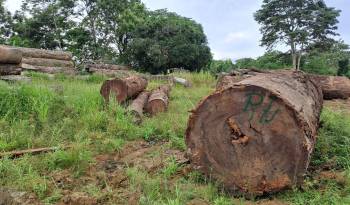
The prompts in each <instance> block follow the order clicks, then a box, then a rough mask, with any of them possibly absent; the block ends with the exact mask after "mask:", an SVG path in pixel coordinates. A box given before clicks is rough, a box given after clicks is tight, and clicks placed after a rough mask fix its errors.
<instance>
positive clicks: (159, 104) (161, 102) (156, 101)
mask: <svg viewBox="0 0 350 205" xmlns="http://www.w3.org/2000/svg"><path fill="white" fill-rule="evenodd" d="M170 91H171V87H170V85H162V86H160V87H158V88H157V89H154V90H153V91H152V93H151V95H150V97H149V99H148V102H147V105H146V110H147V112H148V113H149V114H150V115H151V116H154V115H156V114H158V113H160V112H165V111H166V110H167V109H168V105H169V95H170Z"/></svg>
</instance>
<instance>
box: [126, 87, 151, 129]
mask: <svg viewBox="0 0 350 205" xmlns="http://www.w3.org/2000/svg"><path fill="white" fill-rule="evenodd" d="M149 95H150V92H148V91H144V92H142V93H140V95H139V96H137V98H136V99H135V100H133V101H132V103H131V104H130V106H129V108H128V111H129V112H130V113H131V114H132V115H133V117H134V122H135V123H136V124H140V123H141V122H142V118H143V110H144V108H145V106H146V103H147V101H148V98H149Z"/></svg>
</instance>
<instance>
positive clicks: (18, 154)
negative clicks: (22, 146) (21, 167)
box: [0, 146, 71, 159]
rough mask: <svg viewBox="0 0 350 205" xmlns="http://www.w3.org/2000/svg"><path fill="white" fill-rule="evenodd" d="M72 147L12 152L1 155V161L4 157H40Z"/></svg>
mask: <svg viewBox="0 0 350 205" xmlns="http://www.w3.org/2000/svg"><path fill="white" fill-rule="evenodd" d="M70 147H71V146H63V147H44V148H37V149H27V150H19V151H12V152H4V153H0V159H1V158H4V157H8V158H18V157H22V156H24V155H26V154H30V155H38V154H42V153H47V152H55V151H58V150H65V149H68V148H70Z"/></svg>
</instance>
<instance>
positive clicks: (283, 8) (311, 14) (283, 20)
mask: <svg viewBox="0 0 350 205" xmlns="http://www.w3.org/2000/svg"><path fill="white" fill-rule="evenodd" d="M339 15H340V10H336V9H335V8H332V7H328V6H327V5H326V3H325V2H324V1H323V0H288V1H280V0H264V1H263V5H262V8H261V9H260V10H258V11H257V12H256V13H255V14H254V17H255V20H256V21H257V22H258V23H259V24H261V26H262V27H261V29H260V31H261V33H262V34H263V37H262V40H261V45H262V46H267V48H268V49H272V48H274V47H275V46H276V45H277V44H278V43H284V44H287V45H288V46H289V47H290V49H291V55H292V60H293V67H294V69H297V70H299V69H300V59H301V56H302V53H303V52H304V51H305V48H306V47H308V46H309V45H310V44H312V43H316V42H324V43H325V42H330V41H331V40H332V39H331V36H335V35H337V33H336V32H335V30H336V29H337V26H336V25H337V23H338V20H337V17H338V16H339Z"/></svg>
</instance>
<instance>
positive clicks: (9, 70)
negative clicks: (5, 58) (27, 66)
mask: <svg viewBox="0 0 350 205" xmlns="http://www.w3.org/2000/svg"><path fill="white" fill-rule="evenodd" d="M21 72H22V68H21V66H19V65H14V64H0V75H20V74H21Z"/></svg>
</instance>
